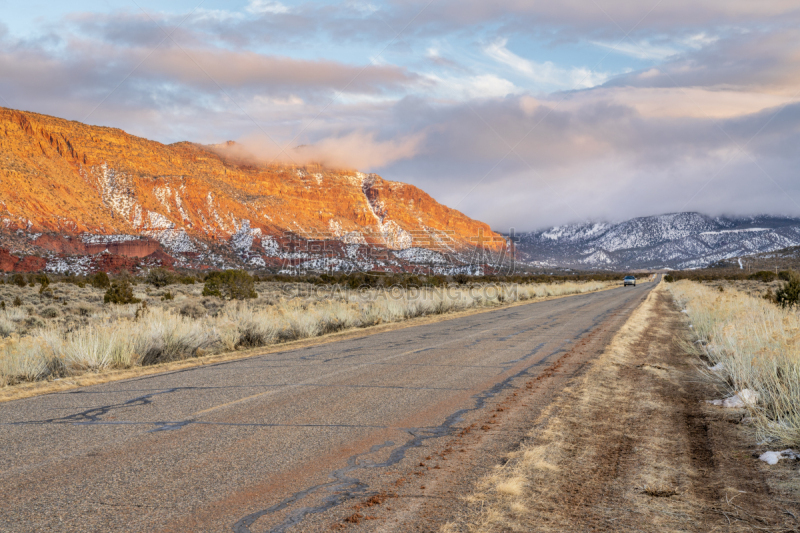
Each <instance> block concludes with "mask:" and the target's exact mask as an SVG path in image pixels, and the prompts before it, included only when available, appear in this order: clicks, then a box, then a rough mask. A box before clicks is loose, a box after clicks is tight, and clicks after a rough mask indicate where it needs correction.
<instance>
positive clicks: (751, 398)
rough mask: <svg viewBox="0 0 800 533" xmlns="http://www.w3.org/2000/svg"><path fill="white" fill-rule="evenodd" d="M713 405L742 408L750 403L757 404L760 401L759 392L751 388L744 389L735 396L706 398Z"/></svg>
mask: <svg viewBox="0 0 800 533" xmlns="http://www.w3.org/2000/svg"><path fill="white" fill-rule="evenodd" d="M706 401H707V402H708V403H710V404H711V405H720V406H722V407H728V408H732V409H741V408H743V407H747V406H748V405H755V404H757V403H758V393H757V392H755V391H752V390H750V389H742V390H741V391H739V392H738V393H736V394H734V395H733V396H729V397H728V398H725V399H724V400H706Z"/></svg>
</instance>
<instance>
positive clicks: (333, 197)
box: [0, 108, 505, 272]
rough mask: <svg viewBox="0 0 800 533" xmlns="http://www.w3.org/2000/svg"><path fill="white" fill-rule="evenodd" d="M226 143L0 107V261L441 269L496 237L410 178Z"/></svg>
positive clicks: (6, 264) (9, 265) (65, 265)
mask: <svg viewBox="0 0 800 533" xmlns="http://www.w3.org/2000/svg"><path fill="white" fill-rule="evenodd" d="M231 148H232V146H231V143H228V144H225V145H217V146H202V145H198V144H192V143H188V142H182V143H176V144H172V145H163V144H160V143H158V142H155V141H150V140H147V139H143V138H139V137H135V136H133V135H129V134H127V133H125V132H124V131H121V130H118V129H113V128H104V127H95V126H88V125H85V124H81V123H78V122H71V121H67V120H62V119H59V118H54V117H49V116H45V115H39V114H35V113H29V112H21V111H15V110H11V109H5V108H0V246H3V247H4V248H5V252H4V253H5V256H3V257H0V263H2V265H0V266H2V267H3V268H5V269H7V270H8V269H14V268H16V269H18V270H25V269H27V270H30V269H32V268H33V267H34V266H41V264H40V263H37V262H36V261H32V260H31V259H27V258H26V257H25V256H31V255H35V256H40V257H44V259H45V261H46V265H45V269H46V270H50V271H67V270H69V271H73V272H81V271H85V270H92V269H98V268H101V267H102V268H106V267H109V264H111V266H110V267H109V268H117V267H119V268H128V267H131V266H132V265H133V266H134V267H135V266H136V265H145V266H146V265H147V264H164V263H168V264H170V265H172V264H174V265H177V266H185V267H195V268H207V267H231V266H247V267H249V268H268V269H272V270H276V269H278V270H280V269H287V268H317V269H333V270H342V269H345V270H346V269H361V270H370V269H379V270H409V269H413V268H415V265H428V266H429V267H431V268H435V269H439V270H440V271H444V270H447V269H448V268H454V267H458V268H463V265H464V264H466V263H469V259H470V257H472V256H473V255H474V250H475V246H476V244H479V243H480V244H481V245H482V246H486V247H488V248H490V249H491V250H493V251H494V252H499V251H501V250H503V249H504V247H505V241H504V240H503V238H502V237H501V236H500V235H498V234H496V233H493V232H492V231H491V229H490V228H489V226H488V225H486V224H484V223H481V222H478V221H475V220H472V219H470V218H468V217H467V216H465V215H463V214H462V213H460V212H458V211H456V210H454V209H450V208H448V207H446V206H443V205H441V204H439V203H438V202H436V201H435V200H434V199H433V198H431V197H430V196H429V195H427V194H425V193H424V192H423V191H421V190H420V189H418V188H416V187H414V186H411V185H407V184H404V183H398V182H391V181H386V180H384V179H382V178H381V177H380V176H377V175H375V174H363V173H360V172H356V171H345V170H332V169H326V168H322V167H316V166H310V167H302V168H300V167H289V166H281V165H268V164H266V163H263V162H257V161H255V160H252V159H242V158H241V157H240V156H239V155H238V154H239V153H240V152H239V151H238V150H232V149H231ZM234 153H235V154H237V155H236V156H234V155H233V154H234ZM105 256H110V257H105ZM34 263H35V264H34ZM32 265H33V266H32ZM115 265H116V266H115ZM479 268H480V267H479Z"/></svg>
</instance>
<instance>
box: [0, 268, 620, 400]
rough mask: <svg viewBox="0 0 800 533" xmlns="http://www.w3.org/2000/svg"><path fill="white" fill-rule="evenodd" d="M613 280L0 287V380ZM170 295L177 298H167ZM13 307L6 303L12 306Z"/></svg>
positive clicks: (149, 360) (151, 360)
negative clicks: (240, 298)
mask: <svg viewBox="0 0 800 533" xmlns="http://www.w3.org/2000/svg"><path fill="white" fill-rule="evenodd" d="M611 286H613V284H610V283H606V282H586V283H560V284H552V285H539V284H531V285H476V286H474V287H459V286H452V287H445V288H437V289H407V290H406V289H396V288H395V289H392V290H387V291H381V290H369V291H363V292H362V291H359V292H346V291H342V290H341V289H337V288H335V287H314V286H303V285H300V284H259V286H258V287H257V290H258V292H259V298H257V299H256V300H251V301H248V302H224V301H221V300H219V299H217V298H204V297H202V296H201V291H202V286H201V285H194V286H192V285H190V286H185V285H173V286H168V287H164V288H162V289H157V290H154V289H151V288H150V287H149V286H141V285H139V286H136V290H135V293H136V296H137V297H138V298H141V299H142V300H143V302H144V305H141V304H140V305H122V306H114V305H103V304H102V294H103V291H102V290H99V289H92V288H91V287H84V288H80V287H77V286H74V285H68V284H62V283H58V284H54V285H51V288H52V289H53V290H52V291H51V292H50V294H47V295H40V294H39V293H38V290H37V288H35V287H23V288H19V287H12V286H9V285H4V286H0V299H2V300H3V301H5V302H9V301H13V299H14V298H17V297H18V298H20V299H21V300H22V302H23V305H22V306H19V307H10V306H8V307H7V308H6V310H5V311H3V312H0V337H2V339H0V386H8V385H15V384H20V383H25V382H35V381H41V380H52V379H57V378H62V377H72V376H79V375H82V374H85V373H97V372H106V371H109V370H114V369H116V370H118V369H128V368H135V367H141V366H148V365H153V364H160V363H167V362H171V361H180V360H185V359H190V358H196V357H200V356H207V355H213V354H220V353H226V352H232V351H235V350H243V349H248V348H256V347H260V346H268V345H271V344H275V343H280V342H287V341H295V340H298V339H305V338H313V337H317V336H320V335H326V334H329V333H333V332H336V331H341V330H346V329H351V328H358V327H369V326H374V325H377V324H384V323H396V322H400V321H404V320H408V319H412V318H416V317H424V316H432V315H441V314H447V313H452V312H459V311H464V310H468V309H480V308H492V307H497V306H500V305H505V304H509V303H514V302H521V301H527V300H531V299H536V298H546V297H554V296H565V295H569V294H580V293H585V292H591V291H596V290H602V289H605V288H609V287H611ZM167 292H169V293H170V294H172V295H173V299H171V300H162V299H161V296H162V295H163V294H165V293H167ZM7 305H8V304H7Z"/></svg>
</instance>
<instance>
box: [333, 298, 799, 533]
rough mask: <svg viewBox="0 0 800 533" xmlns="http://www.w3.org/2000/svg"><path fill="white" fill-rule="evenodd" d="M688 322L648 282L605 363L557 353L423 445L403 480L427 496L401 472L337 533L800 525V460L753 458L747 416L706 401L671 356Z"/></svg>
mask: <svg viewBox="0 0 800 533" xmlns="http://www.w3.org/2000/svg"><path fill="white" fill-rule="evenodd" d="M686 326H687V325H686V323H685V318H684V316H683V315H682V314H681V313H680V312H679V311H678V309H677V308H676V306H675V305H674V303H673V302H672V300H671V298H670V296H669V295H668V294H667V293H666V291H665V290H663V288H657V289H656V290H654V291H652V293H651V294H650V296H649V297H648V299H647V300H646V301H645V302H644V303H643V304H642V305H641V306H640V307H639V308H638V309H637V310H636V311H635V312H634V314H633V315H632V316H631V318H630V319H629V320H628V322H627V323H626V324H625V326H623V327H622V328H621V329H620V330H619V333H617V334H616V336H614V338H613V341H612V342H611V343H610V344H608V346H607V348H606V349H605V351H604V352H603V353H602V355H601V356H600V357H597V358H594V359H593V360H592V361H591V362H590V363H588V364H587V363H584V362H580V360H581V359H582V357H581V352H580V351H578V350H573V352H571V353H568V354H565V356H563V357H562V358H561V359H559V360H558V361H556V362H555V363H554V364H553V365H552V366H551V367H550V368H548V369H547V370H546V371H545V372H544V373H543V374H542V376H541V378H538V379H537V380H535V381H533V382H529V383H527V384H526V385H525V387H524V388H522V389H518V390H517V392H515V393H512V394H510V395H509V396H508V397H507V398H506V399H504V400H502V401H501V402H499V403H498V405H497V406H496V407H495V409H493V411H494V415H493V416H495V417H497V419H496V421H497V422H498V426H488V423H484V424H483V425H480V423H475V424H473V425H472V426H470V427H468V428H467V430H465V432H462V434H461V435H458V436H457V437H456V438H455V439H453V442H451V443H450V444H449V445H448V446H446V447H445V448H444V449H442V450H430V451H428V452H427V453H428V454H429V455H428V456H427V457H424V458H421V461H420V467H419V468H418V470H419V471H418V472H417V473H415V474H414V475H415V477H414V478H413V481H411V482H410V483H413V484H414V489H417V485H419V486H420V487H426V485H427V487H426V488H427V489H428V490H414V491H409V490H408V488H409V486H410V484H409V483H407V479H406V478H407V477H408V473H403V476H400V477H399V479H400V480H402V482H400V483H397V484H396V485H395V486H394V487H393V488H391V489H389V490H387V491H385V492H384V493H383V494H380V495H378V496H377V497H376V496H372V497H371V499H367V500H365V501H363V502H359V503H356V504H355V505H353V506H350V508H349V510H348V511H347V512H348V513H349V514H347V516H345V517H344V519H343V520H341V521H339V522H338V523H334V524H332V527H333V529H342V530H345V529H346V530H353V531H356V530H357V531H441V532H453V531H559V532H560V531H648V532H649V531H692V532H701V531H702V532H708V531H731V532H739V531H773V532H789V531H800V477H798V467H797V464H792V463H790V462H788V461H782V462H781V463H779V464H778V465H775V466H767V465H766V464H765V463H762V462H760V461H758V460H757V459H756V458H755V457H754V455H755V456H757V455H758V454H759V453H761V452H762V451H763V450H761V449H758V448H757V447H756V446H754V445H753V444H752V443H753V442H754V439H753V436H752V435H751V434H750V432H749V428H748V427H747V426H745V425H743V424H741V423H740V422H741V420H742V418H743V416H744V412H743V411H737V410H723V409H721V408H718V407H713V406H709V405H708V404H706V403H705V402H704V400H706V399H710V398H718V397H720V396H721V394H722V391H720V390H717V389H716V388H715V386H714V385H712V384H710V383H708V382H707V381H705V380H702V379H701V378H700V376H699V374H698V369H697V366H696V365H697V363H698V361H697V360H696V358H694V357H693V356H691V355H688V354H687V353H686V352H685V351H683V350H682V349H681V348H680V345H679V343H678V340H679V339H681V338H683V337H685V335H686V331H687V328H686ZM597 341H600V339H599V338H598V339H597ZM607 343H608V341H607V340H606V344H607ZM590 344H591V343H590ZM604 345H605V344H604ZM583 348H584V349H585V350H586V351H589V352H590V351H592V348H594V347H593V346H591V345H585V346H584V347H583ZM570 357H575V360H573V361H572V362H570V359H569V358H570ZM590 359H591V358H590ZM570 364H573V365H575V364H577V365H578V366H579V367H581V369H580V370H577V371H575V369H573V370H571V371H570V370H569V369H568V367H569V366H570ZM559 378H560V379H561V380H563V381H562V383H561V385H562V386H563V385H567V387H566V388H563V389H561V392H560V393H556V392H554V390H555V388H554V387H553V386H552V385H557V384H558V382H559ZM553 380H555V381H553ZM551 381H553V383H551V385H550V386H540V384H543V383H545V382H551ZM490 421H491V420H490ZM490 421H489V422H490ZM487 426H488V427H491V430H492V433H494V435H493V436H489V435H488V434H487V435H485V436H484V435H483V434H484V430H483V428H486V427H487ZM522 427H525V428H526V430H525V431H523V430H522ZM531 428H532V429H531ZM470 430H471V431H470ZM476 436H478V438H475V437H476ZM488 462H492V463H493V464H491V465H489V464H487V463H488ZM431 468H434V469H436V470H434V471H431ZM477 473H479V474H477Z"/></svg>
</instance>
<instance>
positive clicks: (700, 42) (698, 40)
mask: <svg viewBox="0 0 800 533" xmlns="http://www.w3.org/2000/svg"><path fill="white" fill-rule="evenodd" d="M717 41H719V37H716V36H709V35H706V34H705V33H698V34H696V35H692V36H689V37H687V38H685V39H683V40H681V43H683V44H684V45H686V46H688V47H689V48H694V49H695V50H699V49H701V48H703V47H704V46H708V45H710V44H714V43H715V42H717Z"/></svg>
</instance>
